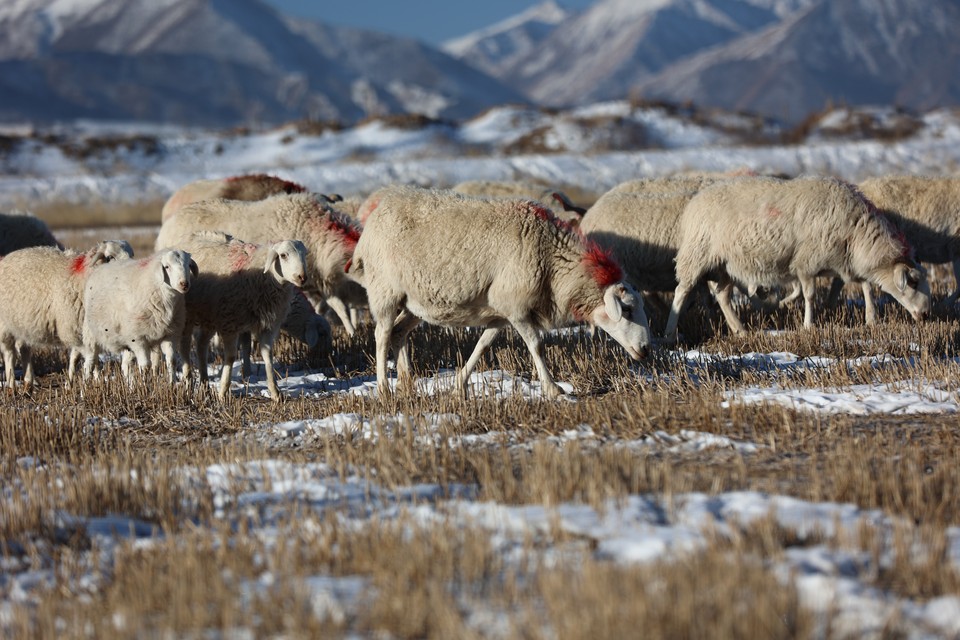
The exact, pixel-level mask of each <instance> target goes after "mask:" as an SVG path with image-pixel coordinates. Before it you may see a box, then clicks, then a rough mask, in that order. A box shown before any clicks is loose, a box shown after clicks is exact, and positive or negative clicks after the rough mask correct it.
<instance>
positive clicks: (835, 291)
mask: <svg viewBox="0 0 960 640" xmlns="http://www.w3.org/2000/svg"><path fill="white" fill-rule="evenodd" d="M843 285H844V282H843V279H842V278H834V279H833V282H831V283H830V293H828V294H827V308H828V309H836V308H837V307H839V306H840V298H841V297H842V294H843Z"/></svg>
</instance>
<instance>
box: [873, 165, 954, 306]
mask: <svg viewBox="0 0 960 640" xmlns="http://www.w3.org/2000/svg"><path fill="white" fill-rule="evenodd" d="M859 187H860V190H861V191H862V192H863V194H864V195H865V196H866V197H867V198H869V199H870V200H871V201H872V202H873V203H874V204H875V205H876V206H877V208H878V209H879V210H880V211H881V212H882V213H883V214H884V215H885V216H887V217H888V218H890V221H891V222H893V224H894V225H896V226H897V228H899V229H900V230H901V231H902V232H903V234H904V235H905V236H906V237H907V240H909V241H910V244H912V245H913V248H914V250H915V251H916V258H917V260H919V261H920V262H927V263H930V264H942V263H945V262H951V263H952V266H953V275H954V279H955V281H956V285H955V287H954V290H953V292H952V293H951V294H950V296H949V297H948V298H947V299H946V300H944V302H943V304H945V305H952V304H953V303H954V302H956V300H957V297H958V296H960V178H955V177H920V176H885V177H878V178H869V179H867V180H864V181H863V182H861V183H860V185H859Z"/></svg>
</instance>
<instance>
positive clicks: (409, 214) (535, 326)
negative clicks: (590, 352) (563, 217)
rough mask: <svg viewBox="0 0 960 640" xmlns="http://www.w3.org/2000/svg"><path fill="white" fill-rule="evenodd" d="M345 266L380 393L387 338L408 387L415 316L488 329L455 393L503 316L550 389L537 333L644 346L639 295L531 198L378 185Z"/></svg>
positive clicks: (635, 350)
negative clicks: (365, 320) (363, 313)
mask: <svg viewBox="0 0 960 640" xmlns="http://www.w3.org/2000/svg"><path fill="white" fill-rule="evenodd" d="M348 274H349V275H350V277H351V278H355V279H356V280H357V281H358V282H360V283H361V284H363V285H364V286H365V287H366V289H367V294H368V298H369V301H370V311H371V313H372V314H373V317H374V319H375V321H376V329H375V338H376V362H377V383H378V387H379V388H380V390H381V391H383V392H387V391H388V390H389V389H388V386H387V354H388V351H389V350H390V348H391V347H392V348H393V349H394V351H395V352H396V354H397V374H398V377H399V379H400V382H401V384H403V385H409V384H410V382H411V378H410V360H409V354H408V347H407V344H406V338H407V335H408V334H409V333H410V332H411V331H412V330H413V329H414V328H415V327H416V326H417V325H418V324H419V323H420V321H421V320H423V321H426V322H429V323H431V324H437V325H441V326H446V327H485V328H486V329H485V331H484V332H483V333H482V335H481V337H480V339H479V342H478V343H477V345H476V347H475V348H474V350H473V353H472V354H471V355H470V357H469V359H468V360H467V362H466V363H465V364H464V366H463V368H462V369H461V370H460V371H459V372H458V374H457V377H456V384H457V387H458V388H459V389H460V391H461V392H463V393H465V392H466V387H467V381H468V379H469V377H470V374H471V372H472V371H473V369H474V367H475V366H476V364H477V361H478V360H479V358H480V356H481V355H482V353H483V351H484V350H485V349H486V348H487V347H488V346H490V344H491V343H492V342H493V340H494V338H495V337H496V336H497V334H498V333H499V332H500V330H501V329H502V328H503V327H505V326H507V325H512V326H513V327H514V328H515V329H516V330H517V332H518V333H519V334H520V336H521V337H522V338H523V340H524V342H525V343H526V345H527V348H528V349H529V351H530V354H531V356H532V358H533V363H534V365H535V367H536V370H537V373H538V374H539V377H540V380H541V382H542V386H543V390H544V393H545V395H546V396H547V397H548V398H555V397H557V396H559V395H560V394H561V393H563V391H562V390H561V389H560V387H559V385H557V383H556V382H554V380H553V377H552V376H551V375H550V372H549V371H548V370H547V366H546V363H545V362H544V359H543V343H542V341H541V336H540V332H541V331H547V330H551V329H555V328H557V327H560V326H564V325H567V324H570V323H572V322H573V321H577V320H585V321H587V322H589V323H591V324H594V323H595V324H597V325H599V326H600V327H601V328H602V329H604V330H605V331H606V332H607V333H609V334H610V335H611V336H613V337H614V339H616V340H617V342H619V343H620V344H621V345H622V346H623V347H624V348H625V349H626V350H627V353H628V354H629V355H630V356H631V357H633V358H635V359H642V358H645V357H646V355H647V353H648V352H649V345H650V332H649V328H648V326H647V318H646V315H645V314H644V311H643V301H642V299H641V297H640V294H639V293H637V292H636V291H635V290H634V289H633V287H631V286H630V285H629V284H627V283H626V282H624V281H623V280H622V273H621V271H620V268H619V266H618V265H617V264H616V263H615V262H614V261H613V260H611V259H610V258H609V256H607V255H606V254H605V253H604V252H603V251H602V250H601V249H600V248H599V247H597V246H596V245H595V244H593V243H592V242H590V241H589V240H587V239H585V238H584V237H583V236H582V235H581V234H580V233H579V232H578V231H576V230H575V229H573V228H571V227H570V226H569V225H567V224H565V223H563V222H562V221H560V220H558V219H557V218H556V217H555V216H554V215H553V213H552V212H550V211H549V210H548V209H547V208H546V207H544V206H543V205H542V204H540V203H538V202H536V201H529V200H520V199H491V198H479V197H470V196H465V195H463V194H460V193H456V192H454V191H443V190H427V189H419V188H416V187H394V188H392V189H390V190H385V191H383V192H382V193H381V197H380V200H379V204H378V206H377V207H376V209H374V210H373V212H372V213H371V214H370V217H369V218H368V220H367V225H366V227H365V228H364V232H363V234H362V235H361V236H360V241H359V242H358V244H357V248H356V251H355V252H354V257H353V262H352V264H351V265H350V267H349V269H348Z"/></svg>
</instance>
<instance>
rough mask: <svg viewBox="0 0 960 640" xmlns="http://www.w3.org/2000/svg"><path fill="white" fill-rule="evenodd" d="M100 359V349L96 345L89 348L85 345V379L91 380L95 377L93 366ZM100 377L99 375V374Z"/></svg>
mask: <svg viewBox="0 0 960 640" xmlns="http://www.w3.org/2000/svg"><path fill="white" fill-rule="evenodd" d="M99 357H100V349H99V348H97V346H96V345H94V346H92V347H88V346H86V345H84V354H83V379H84V381H86V380H89V379H90V376H91V375H93V365H94V363H95V362H96V361H97V360H98V359H99ZM98 375H99V374H98Z"/></svg>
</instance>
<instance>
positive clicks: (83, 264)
mask: <svg viewBox="0 0 960 640" xmlns="http://www.w3.org/2000/svg"><path fill="white" fill-rule="evenodd" d="M86 268H87V256H85V255H79V256H77V257H75V258H74V259H73V260H71V261H70V273H73V274H81V273H83V272H84V270H85V269H86Z"/></svg>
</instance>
